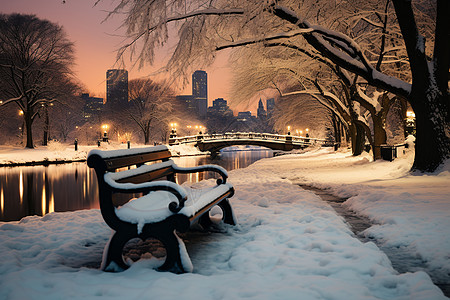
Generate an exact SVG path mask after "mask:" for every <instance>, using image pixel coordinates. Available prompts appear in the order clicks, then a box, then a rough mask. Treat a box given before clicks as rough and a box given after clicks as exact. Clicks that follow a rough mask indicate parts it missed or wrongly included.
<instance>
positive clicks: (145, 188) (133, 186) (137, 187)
mask: <svg viewBox="0 0 450 300" xmlns="http://www.w3.org/2000/svg"><path fill="white" fill-rule="evenodd" d="M113 174H115V173H106V174H105V175H104V180H105V183H106V184H107V185H109V186H110V188H111V189H112V190H113V191H114V192H120V193H130V194H132V193H148V192H152V191H161V190H163V191H168V192H171V193H172V194H174V195H175V196H176V197H177V199H178V203H175V202H171V203H170V204H169V210H170V211H171V212H173V213H177V212H179V211H180V210H181V209H182V208H183V207H184V203H185V202H186V200H187V193H186V191H185V190H184V189H183V188H182V187H181V186H179V185H178V184H176V183H174V182H171V181H166V180H160V181H151V182H143V183H119V182H117V181H115V180H114V179H113V178H112V176H111V175H113Z"/></svg>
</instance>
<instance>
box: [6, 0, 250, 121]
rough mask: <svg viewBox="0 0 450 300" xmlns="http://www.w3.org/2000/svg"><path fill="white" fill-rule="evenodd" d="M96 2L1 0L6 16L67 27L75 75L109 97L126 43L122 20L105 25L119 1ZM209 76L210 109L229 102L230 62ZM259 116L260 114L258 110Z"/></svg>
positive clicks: (143, 72)
mask: <svg viewBox="0 0 450 300" xmlns="http://www.w3.org/2000/svg"><path fill="white" fill-rule="evenodd" d="M94 3H95V1H94V0H68V1H66V3H65V4H63V3H62V0H0V12H1V13H3V14H9V13H23V14H35V15H36V16H37V17H38V18H41V19H47V20H49V21H52V22H54V23H57V24H59V25H61V26H63V28H64V30H65V32H66V33H67V35H68V38H69V40H71V41H72V42H74V43H75V57H76V61H75V74H76V76H77V78H78V79H79V80H80V82H81V83H82V84H83V85H84V86H85V88H86V91H87V92H89V93H90V94H91V95H95V96H99V97H105V95H106V83H105V77H106V70H107V69H111V68H114V63H115V60H116V52H115V50H117V49H118V48H119V46H120V45H121V43H122V42H123V41H124V38H123V30H122V29H120V28H119V26H120V24H121V20H120V19H119V18H118V17H117V16H116V17H114V18H112V19H109V20H108V21H106V22H103V23H102V21H103V20H104V18H105V17H106V15H107V11H109V10H111V9H112V7H113V5H114V4H117V1H110V0H103V1H101V2H100V3H99V4H98V5H97V6H95V7H94ZM127 69H128V72H129V78H130V79H134V78H139V77H142V76H148V75H149V74H150V73H151V72H154V71H155V70H156V68H150V67H147V68H145V69H144V70H137V67H136V68H134V69H131V67H128V68H127ZM205 71H206V72H207V73H208V99H209V105H212V101H213V100H214V99H216V98H219V97H221V98H225V99H226V100H231V99H229V98H228V94H229V93H228V88H229V82H230V78H231V75H230V69H229V68H228V67H227V61H226V59H220V60H219V61H217V62H216V63H215V64H214V65H213V66H212V67H210V68H207V69H205ZM179 93H180V94H190V93H191V87H190V85H188V86H186V87H184V88H181V87H180V89H179ZM255 112H256V110H255Z"/></svg>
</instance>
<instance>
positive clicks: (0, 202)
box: [0, 185, 5, 216]
mask: <svg viewBox="0 0 450 300" xmlns="http://www.w3.org/2000/svg"><path fill="white" fill-rule="evenodd" d="M4 209H5V196H4V195H3V185H0V210H1V213H2V216H3V211H4Z"/></svg>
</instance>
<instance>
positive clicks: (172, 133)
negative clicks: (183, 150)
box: [169, 123, 178, 145]
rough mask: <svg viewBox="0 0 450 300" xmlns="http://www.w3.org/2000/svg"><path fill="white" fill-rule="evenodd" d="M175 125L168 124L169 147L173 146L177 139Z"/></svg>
mask: <svg viewBox="0 0 450 300" xmlns="http://www.w3.org/2000/svg"><path fill="white" fill-rule="evenodd" d="M177 125H178V124H177V123H170V127H171V131H170V135H169V145H174V144H175V143H176V138H177Z"/></svg>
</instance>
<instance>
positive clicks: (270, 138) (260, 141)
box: [169, 132, 324, 153]
mask: <svg viewBox="0 0 450 300" xmlns="http://www.w3.org/2000/svg"><path fill="white" fill-rule="evenodd" d="M323 142H324V140H322V139H314V138H310V137H302V136H293V135H290V134H287V135H280V134H272V133H255V132H236V133H234V132H231V133H230V132H227V133H224V134H198V135H194V136H186V137H177V136H176V134H175V133H172V135H171V137H170V139H169V145H176V144H194V145H195V146H196V147H197V148H198V149H199V150H200V151H210V152H211V153H217V152H219V151H220V150H221V149H223V148H226V147H230V146H237V145H254V146H261V147H266V148H269V149H272V150H282V151H290V150H293V149H304V148H306V147H308V146H309V145H311V144H315V143H320V144H322V143H323Z"/></svg>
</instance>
